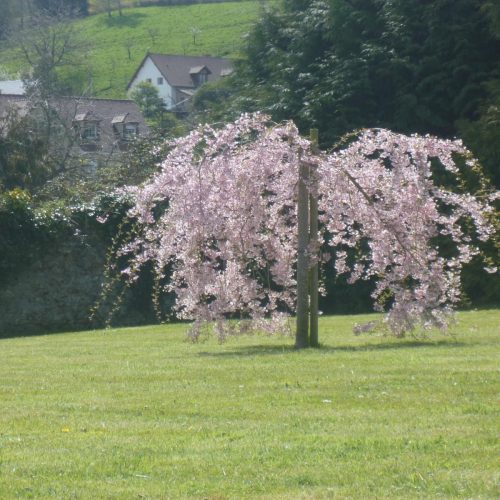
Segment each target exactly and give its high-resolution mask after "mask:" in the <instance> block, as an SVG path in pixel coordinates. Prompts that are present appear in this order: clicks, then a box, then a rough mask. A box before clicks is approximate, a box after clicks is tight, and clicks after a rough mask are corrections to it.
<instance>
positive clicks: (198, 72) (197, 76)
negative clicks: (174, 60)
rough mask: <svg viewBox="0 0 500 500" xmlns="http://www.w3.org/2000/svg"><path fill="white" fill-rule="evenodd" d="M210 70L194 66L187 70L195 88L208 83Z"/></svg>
mask: <svg viewBox="0 0 500 500" xmlns="http://www.w3.org/2000/svg"><path fill="white" fill-rule="evenodd" d="M209 74H210V70H209V69H208V68H207V67H206V66H195V67H193V68H191V69H190V70H189V75H190V76H191V80H193V84H194V86H195V87H199V86H200V85H203V84H204V83H207V81H208V75H209Z"/></svg>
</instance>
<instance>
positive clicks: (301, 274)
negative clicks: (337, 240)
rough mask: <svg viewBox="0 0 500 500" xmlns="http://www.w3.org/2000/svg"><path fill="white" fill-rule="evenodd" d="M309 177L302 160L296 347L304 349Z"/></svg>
mask: <svg viewBox="0 0 500 500" xmlns="http://www.w3.org/2000/svg"><path fill="white" fill-rule="evenodd" d="M308 177H309V166H308V165H307V164H305V163H303V162H300V165H299V183H298V200H297V225H298V255H297V331H296V334H295V348H296V349H302V348H304V347H308V346H309V334H308V330H309V294H308V291H309V290H308V288H309V286H308V285H309V283H308V281H309V259H308V256H307V247H308V245H309V195H308V192H307V185H306V183H307V181H308Z"/></svg>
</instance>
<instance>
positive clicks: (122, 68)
mask: <svg viewBox="0 0 500 500" xmlns="http://www.w3.org/2000/svg"><path fill="white" fill-rule="evenodd" d="M265 3H269V2H265ZM262 5H263V4H262V3H260V2H258V1H256V0H252V1H244V2H226V3H212V4H194V5H186V6H172V7H143V8H132V9H125V10H124V11H123V16H122V17H120V16H118V14H117V13H116V12H115V13H114V14H113V16H112V17H111V18H109V17H108V15H107V14H105V13H103V14H98V15H95V16H90V17H87V18H85V19H82V20H78V21H74V27H75V31H76V32H77V33H79V34H80V35H81V37H82V39H83V40H85V44H86V45H87V46H88V47H89V54H88V57H87V58H86V60H85V64H86V65H88V66H89V68H90V71H91V73H92V76H93V84H94V88H93V92H92V93H93V95H96V96H99V97H113V98H122V97H125V95H126V86H127V84H128V82H129V81H130V79H131V78H132V76H133V74H134V72H135V70H136V69H137V67H138V66H139V64H140V62H141V61H142V59H143V58H144V56H145V54H146V53H147V52H148V51H149V52H159V53H164V54H186V55H212V56H223V57H235V56H237V55H238V53H239V50H240V48H241V45H242V43H243V41H244V40H243V37H244V35H245V34H246V33H247V32H248V31H250V29H251V27H252V25H253V24H254V22H255V21H256V20H257V18H258V16H259V9H260V7H261V6H262ZM193 29H194V30H195V32H196V33H197V35H196V39H195V40H193V34H192V33H193V31H192V30H193ZM129 44H130V55H131V58H130V59H129V57H128V49H127V46H128V45H129ZM0 49H1V47H0ZM0 66H4V67H5V68H6V69H8V70H10V71H11V72H12V74H13V75H14V74H15V72H16V71H18V70H20V69H21V68H22V67H23V57H22V55H21V53H20V51H19V52H17V51H15V50H10V51H9V50H5V49H4V50H3V51H2V50H0Z"/></svg>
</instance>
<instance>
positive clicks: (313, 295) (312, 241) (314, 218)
mask: <svg viewBox="0 0 500 500" xmlns="http://www.w3.org/2000/svg"><path fill="white" fill-rule="evenodd" d="M310 138H311V143H312V147H313V148H314V149H313V150H314V151H315V150H317V148H318V129H311V132H310ZM309 168H310V172H309V179H310V181H309V182H310V186H311V189H310V193H309V245H310V248H314V249H316V251H319V249H318V246H319V245H318V189H317V187H318V186H317V184H318V178H317V172H316V169H315V167H309ZM317 258H318V255H315V256H314V259H315V260H314V263H313V265H311V266H310V268H309V296H310V303H309V308H310V311H309V315H310V317H309V345H310V346H311V347H318V346H319V338H318V315H319V312H318V299H319V292H318V288H319V285H318V282H319V264H318V260H317Z"/></svg>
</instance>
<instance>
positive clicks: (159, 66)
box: [127, 54, 232, 112]
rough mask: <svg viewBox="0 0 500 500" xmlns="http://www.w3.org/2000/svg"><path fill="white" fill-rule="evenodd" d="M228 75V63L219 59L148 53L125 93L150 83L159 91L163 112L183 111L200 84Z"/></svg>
mask: <svg viewBox="0 0 500 500" xmlns="http://www.w3.org/2000/svg"><path fill="white" fill-rule="evenodd" d="M231 72H232V65H231V61H229V59H224V58H222V57H211V56H178V55H165V54H147V55H146V57H144V59H143V60H142V62H141V64H140V65H139V67H138V68H137V71H136V72H135V73H134V76H133V77H132V79H131V80H130V82H129V84H128V85H127V91H130V90H132V89H133V88H134V87H135V86H136V85H137V84H138V83H140V82H149V83H151V84H152V85H154V87H156V88H157V89H158V94H159V96H160V97H161V98H162V99H163V101H164V102H165V107H166V109H168V110H171V111H176V112H186V111H187V110H188V107H189V106H188V104H189V101H190V100H191V97H192V96H193V95H194V93H195V92H196V90H197V89H198V88H199V87H200V86H201V85H203V84H204V83H207V82H214V81H216V80H218V79H219V78H222V77H224V76H228V75H230V74H231Z"/></svg>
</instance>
